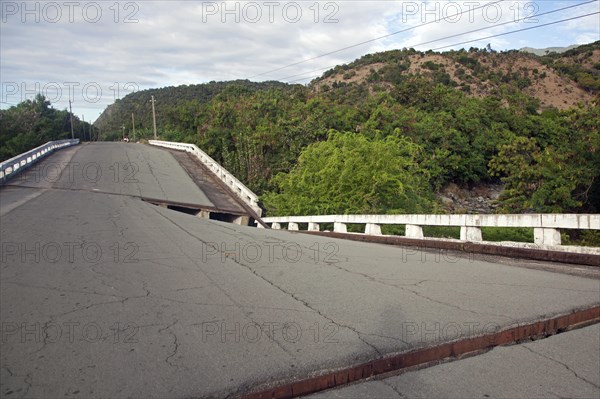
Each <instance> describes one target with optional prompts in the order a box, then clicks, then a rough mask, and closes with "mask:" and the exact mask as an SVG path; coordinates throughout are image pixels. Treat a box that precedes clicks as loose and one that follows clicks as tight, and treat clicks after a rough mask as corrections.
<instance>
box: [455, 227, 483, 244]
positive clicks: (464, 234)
mask: <svg viewBox="0 0 600 399" xmlns="http://www.w3.org/2000/svg"><path fill="white" fill-rule="evenodd" d="M460 239H461V240H462V241H483V236H482V235H481V229H480V228H479V227H474V226H461V228H460Z"/></svg>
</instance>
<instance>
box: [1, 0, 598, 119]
mask: <svg viewBox="0 0 600 399" xmlns="http://www.w3.org/2000/svg"><path fill="white" fill-rule="evenodd" d="M584 3H587V4H584ZM571 6H572V7H571ZM565 7H571V8H568V9H563V10H561V11H557V12H553V13H549V14H546V15H540V14H543V13H548V12H551V11H553V10H559V9H562V8H565ZM599 11H600V1H598V0H594V1H590V0H569V1H564V0H560V1H558V0H538V1H516V0H500V1H498V0H492V1H487V0H479V1H478V0H469V1H393V0H389V1H356V0H354V1H316V0H310V1H271V0H266V1H195V0H187V1H173V0H169V1H146V0H144V1H116V0H110V1H67V0H57V1H28V2H23V1H6V0H0V83H1V85H0V108H2V109H5V108H8V107H10V106H13V105H16V104H17V103H19V102H21V101H23V100H26V99H31V98H33V97H34V96H35V94H36V93H42V94H44V95H45V96H46V98H48V99H49V100H50V101H51V103H52V104H53V106H54V107H55V108H58V109H65V108H68V106H69V100H71V101H72V106H73V113H74V114H76V115H78V116H80V117H83V118H84V119H85V120H86V121H88V122H89V121H94V120H95V119H96V118H97V117H98V116H99V115H100V114H101V113H102V111H103V110H104V109H105V108H106V106H107V105H109V104H111V103H113V102H114V101H115V100H116V99H118V98H123V97H124V96H125V95H127V94H128V93H130V92H132V91H138V90H144V89H149V88H159V87H165V86H178V85H185V84H188V85H189V84H198V83H205V82H210V81H226V80H235V79H250V80H253V81H264V80H280V81H286V82H294V83H300V84H306V83H308V82H310V80H311V79H312V78H315V77H317V76H319V75H320V74H322V73H323V72H325V71H326V70H327V69H330V68H332V67H333V66H335V65H339V64H344V63H349V62H351V61H353V60H355V59H357V58H359V57H361V56H362V55H365V54H369V53H374V52H379V51H385V50H392V49H401V48H404V47H407V48H410V47H413V48H416V49H418V50H423V51H425V50H429V49H433V50H436V51H445V50H449V49H460V48H463V47H464V48H467V49H468V48H469V47H479V48H483V47H485V46H486V45H487V44H488V43H489V44H490V45H491V47H492V48H493V49H494V50H497V51H500V50H508V49H520V48H523V47H535V48H546V47H563V46H569V45H573V44H586V43H590V42H594V41H596V40H600V16H599V14H598V12H599ZM586 14H593V15H590V16H587V17H582V18H578V17H581V16H584V15H586ZM569 18H574V19H572V20H570V21H564V22H561V23H558V24H553V25H548V26H541V25H544V24H547V23H550V22H553V21H560V20H564V19H569ZM500 24H501V25H500ZM529 28H530V29H529ZM519 29H527V30H525V31H522V32H517V33H510V34H505V35H502V34H504V33H508V32H511V31H515V30H519ZM473 31H476V32H473ZM469 32H470V33H469ZM493 35H500V36H496V37H489V36H493ZM471 40H474V41H472V42H469V43H463V42H465V41H471ZM359 43H363V44H359ZM338 50H339V51H338Z"/></svg>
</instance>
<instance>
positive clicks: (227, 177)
mask: <svg viewBox="0 0 600 399" xmlns="http://www.w3.org/2000/svg"><path fill="white" fill-rule="evenodd" d="M148 142H149V143H150V144H151V145H155V146H159V147H165V148H171V149H174V150H180V151H186V152H189V153H191V154H193V155H195V156H196V157H197V158H198V159H199V160H200V162H202V164H203V165H205V166H206V167H207V168H208V169H210V170H211V171H212V172H213V173H214V174H215V175H216V176H217V177H218V178H219V179H220V180H221V181H222V182H223V183H225V184H226V185H227V186H228V187H229V188H230V189H231V190H232V191H233V192H234V193H235V194H236V195H237V196H238V197H239V198H240V199H241V200H242V201H244V203H246V204H247V205H248V206H250V208H252V210H254V212H256V214H257V215H258V216H261V215H262V209H261V208H260V206H259V205H258V196H257V195H256V194H254V193H253V192H252V190H250V189H249V188H248V187H246V186H245V185H244V183H242V182H241V181H239V180H238V179H237V178H236V177H235V176H234V175H232V174H231V173H230V172H229V171H228V170H227V169H225V168H224V167H222V166H221V165H220V164H219V163H218V162H217V161H215V160H214V159H212V158H211V157H210V156H209V155H208V154H207V153H205V152H204V151H202V150H201V149H200V148H198V146H196V145H194V144H187V143H176V142H172V141H160V140H149V141H148Z"/></svg>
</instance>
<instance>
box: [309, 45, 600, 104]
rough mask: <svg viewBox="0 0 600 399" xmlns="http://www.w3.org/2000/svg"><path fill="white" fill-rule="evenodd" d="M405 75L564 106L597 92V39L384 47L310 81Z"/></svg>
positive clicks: (371, 80) (373, 81)
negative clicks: (510, 47)
mask: <svg viewBox="0 0 600 399" xmlns="http://www.w3.org/2000/svg"><path fill="white" fill-rule="evenodd" d="M410 76H422V77H425V78H427V79H428V80H429V81H431V82H432V83H434V84H443V85H447V86H450V87H454V88H456V89H458V90H461V91H463V92H465V93H466V94H467V95H469V96H472V97H477V98H485V97H489V96H498V95H502V94H501V92H502V91H503V90H504V91H506V90H509V91H519V92H521V93H523V94H526V95H528V96H530V97H532V98H535V99H537V100H539V108H540V109H546V108H551V107H554V108H557V109H561V110H563V109H568V108H572V107H574V106H576V105H577V104H579V103H582V104H586V103H589V102H591V101H592V100H594V99H595V98H596V97H597V96H598V93H599V92H600V42H596V43H593V44H592V45H586V46H581V47H576V48H574V49H571V50H569V51H566V52H565V53H563V54H560V55H559V54H556V53H554V54H548V55H545V56H536V55H534V54H528V53H524V52H519V51H508V52H500V53H498V52H495V51H487V50H485V49H484V50H479V49H475V48H471V49H470V50H469V51H466V50H461V51H449V52H445V53H433V52H427V53H422V52H417V51H414V50H412V49H410V50H406V49H405V50H396V51H387V52H383V53H376V54H369V55H366V56H364V57H362V58H360V59H358V60H356V61H354V62H352V63H350V64H347V65H341V66H337V67H335V68H334V69H331V70H329V71H327V72H326V73H325V74H324V75H323V76H322V77H321V78H319V79H317V80H315V81H314V82H313V85H314V86H315V87H316V88H317V89H319V90H322V89H323V88H325V89H328V88H329V87H332V86H334V85H340V84H367V85H368V86H370V87H373V86H375V85H385V86H387V87H389V88H392V87H393V85H394V84H398V83H400V82H401V81H402V80H403V79H406V78H408V77H410Z"/></svg>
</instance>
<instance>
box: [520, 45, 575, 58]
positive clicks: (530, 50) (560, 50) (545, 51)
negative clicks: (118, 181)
mask: <svg viewBox="0 0 600 399" xmlns="http://www.w3.org/2000/svg"><path fill="white" fill-rule="evenodd" d="M577 47H578V46H577V45H573V46H568V47H546V48H533V47H523V48H522V49H519V51H522V52H524V53H531V54H535V55H539V56H543V55H548V54H550V53H557V54H560V53H564V52H565V51H569V50H572V49H574V48H577Z"/></svg>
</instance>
